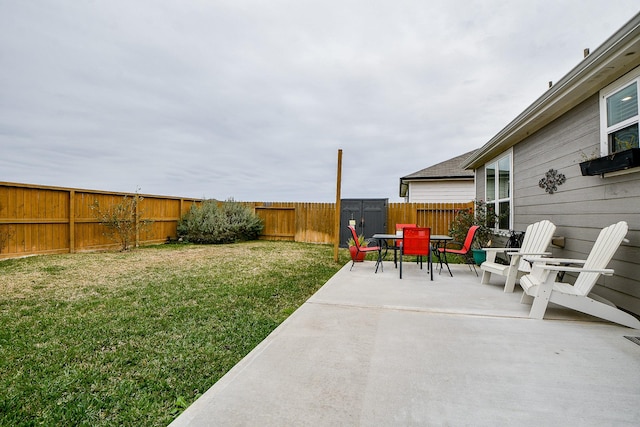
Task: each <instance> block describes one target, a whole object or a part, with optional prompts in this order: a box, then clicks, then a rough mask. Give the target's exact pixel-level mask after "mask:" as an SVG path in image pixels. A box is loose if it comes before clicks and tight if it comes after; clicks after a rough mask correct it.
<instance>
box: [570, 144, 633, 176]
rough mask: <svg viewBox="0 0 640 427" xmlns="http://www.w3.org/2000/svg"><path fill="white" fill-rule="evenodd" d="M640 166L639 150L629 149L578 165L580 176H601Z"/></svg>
mask: <svg viewBox="0 0 640 427" xmlns="http://www.w3.org/2000/svg"><path fill="white" fill-rule="evenodd" d="M638 166H640V148H631V149H629V150H625V151H620V152H618V153H614V154H610V155H608V156H604V157H600V158H598V159H593V160H587V161H586V162H582V163H580V170H581V171H582V176H594V175H602V174H605V173H607V172H615V171H620V170H624V169H629V168H635V167H638Z"/></svg>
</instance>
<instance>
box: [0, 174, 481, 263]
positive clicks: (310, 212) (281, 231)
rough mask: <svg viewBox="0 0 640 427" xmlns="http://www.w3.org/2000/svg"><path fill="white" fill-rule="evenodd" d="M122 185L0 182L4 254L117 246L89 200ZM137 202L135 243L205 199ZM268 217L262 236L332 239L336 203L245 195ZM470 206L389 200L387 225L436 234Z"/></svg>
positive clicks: (165, 229) (172, 231)
mask: <svg viewBox="0 0 640 427" xmlns="http://www.w3.org/2000/svg"><path fill="white" fill-rule="evenodd" d="M125 195H126V196H134V195H135V193H117V192H105V191H94V190H82V189H75V188H63V187H48V186H37V185H30V184H17V183H8V182H0V258H12V257H19V256H26V255H34V254H55V253H69V252H71V253H73V252H84V251H95V250H106V249H110V250H111V249H118V246H119V245H118V243H116V242H113V241H111V240H110V239H109V238H108V237H107V236H105V235H104V226H102V225H100V223H99V220H98V219H97V218H96V217H95V216H94V213H93V212H92V210H91V207H90V206H91V205H92V204H93V203H94V202H95V201H96V200H97V201H98V202H99V204H100V206H107V205H109V204H117V203H121V202H122V198H123V197H124V196H125ZM141 196H143V198H144V199H143V200H142V202H141V203H140V210H141V211H142V212H144V218H145V219H150V220H152V221H153V225H152V227H151V228H150V229H149V230H146V231H144V232H142V233H141V234H140V236H138V238H137V242H136V244H139V245H145V244H157V243H163V242H165V241H167V239H175V238H176V227H177V223H178V220H179V219H180V217H181V216H182V215H184V214H185V213H186V212H187V211H188V210H189V208H190V207H191V205H192V204H194V203H196V204H199V203H201V202H202V201H203V200H202V199H190V198H181V197H170V196H157V195H146V194H141ZM242 203H243V204H245V205H247V206H249V207H251V208H253V209H254V210H255V212H256V214H257V215H258V216H259V217H260V218H261V219H262V220H263V222H264V229H263V231H262V233H261V234H260V237H259V238H260V239H264V240H290V241H296V242H308V243H326V244H330V243H333V242H334V239H333V233H334V231H333V229H334V226H335V225H334V219H335V215H336V212H335V203H297V202H242ZM469 207H471V208H473V202H472V201H470V202H469V203H389V204H388V212H387V230H381V231H386V232H388V233H394V232H395V224H396V223H404V224H406V223H415V224H418V225H420V226H429V227H431V229H432V233H433V234H447V233H448V230H449V224H450V222H451V221H452V220H453V217H454V215H455V212H456V211H457V210H459V209H463V208H469Z"/></svg>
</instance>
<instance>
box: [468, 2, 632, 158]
mask: <svg viewBox="0 0 640 427" xmlns="http://www.w3.org/2000/svg"><path fill="white" fill-rule="evenodd" d="M639 65H640V13H638V14H637V15H636V16H634V17H633V18H632V19H631V20H630V21H629V22H628V23H627V24H625V26H623V27H622V28H621V29H620V30H619V31H618V32H616V33H615V34H614V35H613V36H611V37H610V38H609V39H608V40H607V41H605V42H604V43H603V44H602V45H601V46H599V47H598V48H597V49H596V50H595V51H594V52H593V53H592V54H590V55H589V56H587V57H586V58H585V59H584V60H583V61H582V62H580V64H578V65H577V66H576V67H574V68H573V69H572V70H571V71H570V72H569V73H568V74H567V75H565V76H564V77H562V78H561V79H560V80H559V81H558V83H557V84H555V85H554V86H552V87H551V88H550V89H549V90H548V91H547V92H545V93H544V94H543V95H542V96H541V97H539V98H538V99H537V100H536V101H535V102H534V103H533V104H531V105H530V106H529V107H528V108H527V109H526V110H524V111H523V112H522V113H521V114H520V115H518V116H517V117H516V118H515V119H514V120H513V121H512V122H511V123H509V124H508V125H507V126H506V127H505V128H504V129H502V130H501V131H500V132H498V134H497V135H495V136H494V137H493V138H491V140H489V142H487V143H486V144H485V145H484V146H482V147H481V148H480V149H478V150H477V151H476V152H475V153H474V154H472V155H471V156H470V157H469V158H468V159H467V160H466V161H465V162H464V163H463V164H462V167H463V168H464V169H477V168H478V167H480V166H482V165H483V164H484V163H486V162H487V161H489V160H491V159H492V158H494V157H496V156H497V155H499V154H500V153H502V152H504V151H505V150H507V149H508V148H510V147H512V146H514V145H515V144H517V143H518V142H520V141H522V140H523V139H525V138H526V137H528V136H529V135H531V134H533V133H534V132H536V131H538V130H540V129H541V128H543V127H544V126H546V125H547V124H549V123H550V122H551V121H553V120H555V119H557V118H558V117H560V116H561V115H563V114H564V113H566V112H567V111H569V110H570V109H571V108H573V107H575V106H576V105H578V104H579V103H581V102H583V101H584V100H586V99H587V98H589V97H590V96H592V95H593V94H595V93H597V92H598V91H599V90H600V89H601V88H603V87H605V86H607V85H608V84H610V83H612V82H614V81H615V80H616V79H618V78H619V77H621V76H623V75H624V74H626V73H628V72H629V71H631V70H632V69H634V68H636V67H637V66H639Z"/></svg>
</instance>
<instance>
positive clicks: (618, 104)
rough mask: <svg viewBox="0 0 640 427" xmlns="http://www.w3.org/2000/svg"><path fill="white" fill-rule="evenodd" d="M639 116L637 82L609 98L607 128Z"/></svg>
mask: <svg viewBox="0 0 640 427" xmlns="http://www.w3.org/2000/svg"><path fill="white" fill-rule="evenodd" d="M637 115H638V88H637V84H636V82H633V84H630V85H629V86H627V87H625V88H624V89H622V90H621V91H619V92H617V93H615V94H613V95H611V96H610V97H608V98H607V126H613V125H615V124H616V123H620V122H622V121H624V120H627V119H628V118H631V117H633V116H637Z"/></svg>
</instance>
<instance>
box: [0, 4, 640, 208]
mask: <svg viewBox="0 0 640 427" xmlns="http://www.w3.org/2000/svg"><path fill="white" fill-rule="evenodd" d="M638 10H639V7H638V1H637V0H629V1H627V0H598V1H594V0H555V1H540V0H527V1H524V0H523V1H518V0H510V1H499V0H482V1H463V0H442V1H429V0H387V1H380V0H317V1H316V0H269V1H265V0H227V1H215V0H208V1H205V0H202V1H189V0H163V1H160V0H126V1H123V0H104V1H102V0H96V1H79V0H55V1H53V0H52V1H43V0H31V1H22V0H0V181H9V182H19V183H30V184H41V185H50V186H61V187H74V188H84V189H96V190H108V191H125V192H134V191H136V189H138V188H139V189H140V192H141V193H143V194H160V195H171V196H184V197H205V198H216V199H222V200H224V199H228V198H234V199H236V200H242V201H315V202H333V201H335V190H336V171H337V157H338V154H337V153H338V149H342V150H343V165H342V167H343V169H342V177H343V180H342V197H343V198H360V197H363V198H389V199H390V201H398V200H400V199H399V196H398V181H399V178H400V177H402V176H405V175H408V174H410V173H413V172H416V171H418V170H420V169H423V168H425V167H428V166H431V165H433V164H436V163H439V162H441V161H444V160H447V159H449V158H451V157H454V156H457V155H459V154H462V153H465V152H467V151H470V150H472V149H475V148H479V147H481V146H482V145H483V144H484V143H486V142H487V141H488V140H489V139H490V138H492V137H493V136H494V135H495V134H496V133H498V132H499V131H500V130H501V129H502V128H503V127H505V126H506V125H507V124H508V123H509V122H510V121H511V120H513V119H514V118H515V117H516V116H517V115H518V114H519V113H520V112H522V111H523V110H524V109H525V108H526V107H527V106H529V105H530V104H531V103H532V102H533V101H535V99H537V98H538V97H539V96H540V95H542V94H543V93H544V92H545V91H546V90H547V88H548V82H549V81H554V82H555V81H557V80H559V79H560V78H561V77H562V76H563V75H565V74H566V73H568V72H569V71H570V70H571V69H572V68H573V67H574V66H575V65H577V64H578V63H579V62H580V61H581V60H582V58H583V49H584V48H587V47H588V48H590V49H591V51H593V50H594V49H595V48H596V47H597V46H599V45H600V44H602V43H603V42H604V41H605V40H606V39H607V38H608V37H609V36H611V35H612V34H613V33H614V32H615V31H617V30H618V29H619V28H620V27H622V26H623V25H624V24H625V23H626V22H627V21H628V20H629V19H631V18H632V17H633V16H634V15H635V14H636V13H637V12H638Z"/></svg>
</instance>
